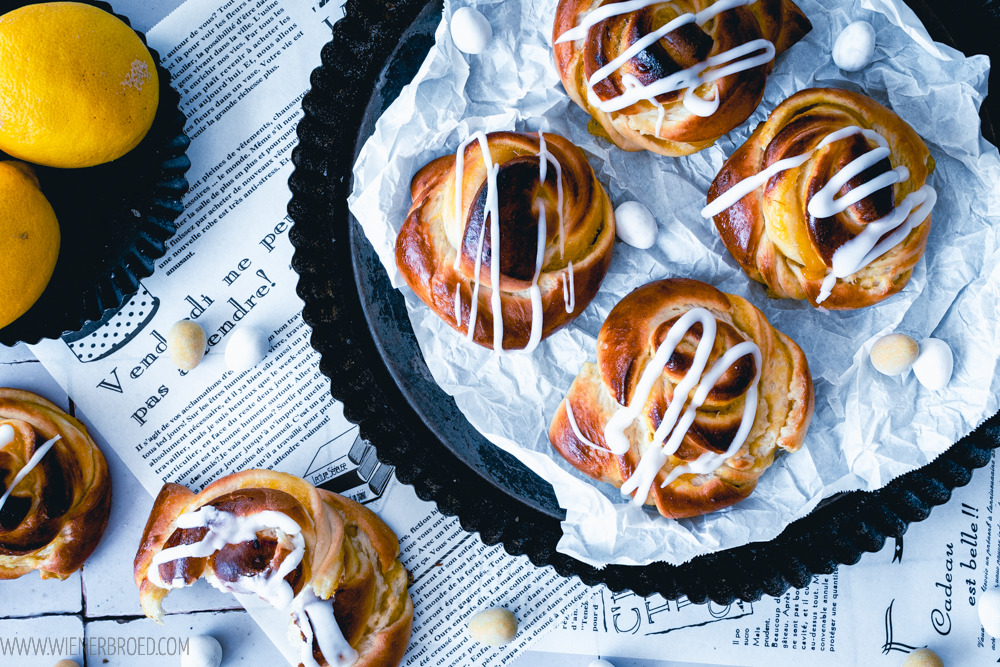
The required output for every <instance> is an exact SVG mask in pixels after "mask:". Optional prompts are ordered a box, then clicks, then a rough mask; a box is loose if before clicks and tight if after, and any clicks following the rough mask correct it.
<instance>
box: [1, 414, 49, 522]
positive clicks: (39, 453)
mask: <svg viewBox="0 0 1000 667" xmlns="http://www.w3.org/2000/svg"><path fill="white" fill-rule="evenodd" d="M14 436H15V432H14V427H13V426H11V425H10V424H3V425H0V447H3V446H5V445H9V444H10V443H12V442H13V441H14ZM60 440H62V436H61V435H57V436H56V437H54V438H52V439H50V440H46V441H45V442H43V443H42V445H41V447H39V448H38V449H36V450H35V453H34V454H32V455H31V458H30V459H28V462H27V463H25V464H24V467H23V468H21V469H20V470H19V471H18V473H17V474H16V475H15V476H14V480H13V481H12V482H11V483H10V486H9V487H7V490H6V491H4V494H3V495H2V496H0V510H2V509H3V506H4V505H6V504H7V499H8V498H10V496H11V494H12V493H14V489H15V488H17V485H18V484H20V483H21V482H22V481H23V480H24V478H25V477H27V476H28V475H29V474H30V473H31V471H32V470H34V469H35V468H36V467H38V464H39V463H41V462H42V459H44V458H45V455H46V454H48V453H49V450H51V449H52V447H53V446H55V444H56V443H57V442H59V441H60Z"/></svg>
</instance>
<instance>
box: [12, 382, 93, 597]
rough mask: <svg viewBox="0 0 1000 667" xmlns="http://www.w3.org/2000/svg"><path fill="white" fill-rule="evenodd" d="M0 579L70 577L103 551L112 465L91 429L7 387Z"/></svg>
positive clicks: (47, 402)
mask: <svg viewBox="0 0 1000 667" xmlns="http://www.w3.org/2000/svg"><path fill="white" fill-rule="evenodd" d="M0 494H2V495H0V579H16V578H18V577H20V576H22V575H25V574H27V573H29V572H31V571H33V570H38V571H39V573H40V574H41V577H42V579H65V578H67V577H68V576H70V575H71V574H72V573H73V572H75V571H77V570H79V569H80V568H81V567H82V566H83V563H84V561H85V560H86V559H87V558H88V557H89V556H90V554H91V553H92V552H93V551H94V549H95V548H97V543H98V542H99V541H100V539H101V536H102V535H103V534H104V529H105V527H106V526H107V523H108V513H109V512H110V510H111V477H110V476H109V474H108V465H107V462H106V461H105V459H104V455H103V454H102V453H101V451H100V449H98V448H97V445H96V444H94V441H93V440H92V439H91V438H90V435H89V434H88V433H87V429H86V427H84V425H83V424H82V423H80V421H79V420H77V419H75V418H74V417H71V416H70V415H68V414H66V413H65V412H63V411H62V410H61V409H60V408H59V407H58V406H56V405H55V404H53V403H50V402H49V401H47V400H45V399H44V398H42V397H40V396H37V395H35V394H33V393H31V392H27V391H21V390H18V389H9V388H0Z"/></svg>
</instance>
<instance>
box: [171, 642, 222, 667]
mask: <svg viewBox="0 0 1000 667" xmlns="http://www.w3.org/2000/svg"><path fill="white" fill-rule="evenodd" d="M221 664H222V645H221V644H219V640H218V639H216V638H215V637H211V636H209V635H197V636H194V637H191V638H190V639H188V645H187V650H186V651H184V652H183V653H181V667H219V665H221Z"/></svg>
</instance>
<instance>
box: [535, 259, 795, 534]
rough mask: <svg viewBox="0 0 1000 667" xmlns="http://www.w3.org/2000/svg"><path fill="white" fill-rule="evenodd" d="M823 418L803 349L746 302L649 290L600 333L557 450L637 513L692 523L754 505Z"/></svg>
mask: <svg viewBox="0 0 1000 667" xmlns="http://www.w3.org/2000/svg"><path fill="white" fill-rule="evenodd" d="M812 411H813V385H812V378H811V377H810V375H809V366H808V364H807V363H806V358H805V355H804V354H803V353H802V350H801V349H799V346H798V345H796V344H795V343H794V342H793V341H792V340H791V339H790V338H788V337H787V336H785V335H784V334H783V333H781V332H780V331H778V330H777V329H775V328H774V327H772V326H771V325H770V323H769V322H768V321H767V319H766V318H765V317H764V314H763V313H761V312H760V311H759V310H757V308H755V307H754V306H753V305H751V304H750V302H748V301H747V300H745V299H743V298H741V297H739V296H735V295H732V294H725V293H723V292H720V291H719V290H717V289H715V288H714V287H712V286H711V285H707V284H705V283H702V282H698V281H696V280H686V279H678V278H675V279H669V280H659V281H656V282H653V283H649V284H647V285H644V286H642V287H640V288H638V289H636V290H635V291H633V292H632V293H631V294H629V295H628V296H626V297H625V298H624V299H622V300H621V301H620V302H619V303H618V305H616V306H615V307H614V308H613V309H612V310H611V313H609V314H608V318H607V320H605V322H604V325H603V326H602V327H601V331H600V333H599V334H598V338H597V363H596V364H594V363H590V362H587V363H585V364H584V365H583V368H581V369H580V374H579V375H578V376H577V378H576V380H575V381H574V382H573V384H572V386H571V387H570V389H569V393H568V395H567V396H566V398H565V400H563V402H562V403H560V405H559V408H558V410H557V411H556V414H555V417H554V418H553V420H552V425H551V426H550V428H549V440H550V442H551V443H552V445H553V447H555V448H556V450H557V451H559V453H560V454H562V455H563V457H564V458H565V459H566V460H567V461H569V462H570V463H571V464H572V465H573V466H574V467H576V468H577V469H579V470H580V471H582V472H584V473H585V474H587V475H589V476H590V477H592V478H594V479H596V480H599V481H602V482H608V483H609V484H613V485H614V486H616V487H619V488H620V489H621V490H622V493H623V494H625V495H632V496H633V503H634V504H638V505H641V504H643V503H645V504H647V505H653V506H655V507H656V509H657V510H659V512H660V514H662V515H663V516H665V517H669V518H682V517H690V516H697V515H700V514H706V513H708V512H712V511H715V510H718V509H722V508H724V507H728V506H730V505H732V504H734V503H736V502H739V501H740V500H743V499H744V498H746V497H747V496H749V495H750V493H751V492H752V491H753V490H754V488H755V487H756V485H757V480H758V479H759V478H760V476H761V475H762V474H763V473H764V471H765V470H766V469H767V468H768V467H769V466H770V465H771V463H772V462H773V460H774V457H775V454H776V453H777V452H778V451H779V450H783V451H786V452H794V451H797V450H798V449H799V448H800V447H801V446H802V443H803V441H804V439H805V435H806V430H807V428H808V426H809V421H810V419H811V418H812Z"/></svg>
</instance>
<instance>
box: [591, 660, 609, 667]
mask: <svg viewBox="0 0 1000 667" xmlns="http://www.w3.org/2000/svg"><path fill="white" fill-rule="evenodd" d="M587 667H615V666H614V665H612V664H611V663H610V662H608V661H607V660H601V659H597V660H594V661H593V662H591V663H590V664H589V665H587Z"/></svg>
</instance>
